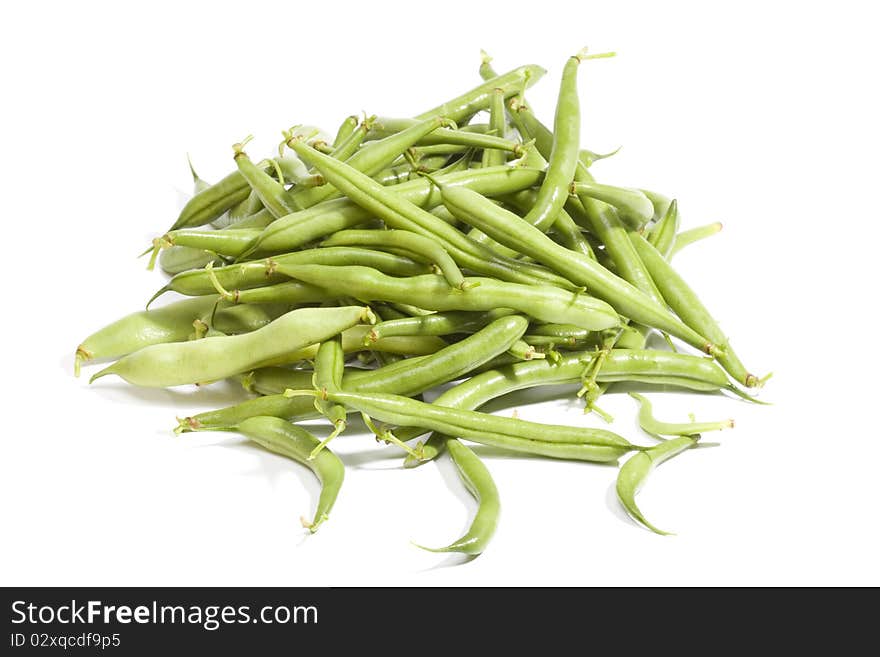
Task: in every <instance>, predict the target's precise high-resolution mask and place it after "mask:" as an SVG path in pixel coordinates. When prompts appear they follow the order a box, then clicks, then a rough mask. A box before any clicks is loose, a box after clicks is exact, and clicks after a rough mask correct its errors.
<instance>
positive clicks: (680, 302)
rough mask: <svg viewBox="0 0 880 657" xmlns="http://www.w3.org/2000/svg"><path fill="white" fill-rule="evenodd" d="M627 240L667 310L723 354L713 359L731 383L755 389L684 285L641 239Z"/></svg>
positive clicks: (751, 376) (750, 376)
mask: <svg viewBox="0 0 880 657" xmlns="http://www.w3.org/2000/svg"><path fill="white" fill-rule="evenodd" d="M630 238H631V239H632V243H633V245H634V246H635V247H636V251H638V253H639V256H640V257H641V259H642V261H643V262H644V263H645V266H646V267H647V268H648V271H649V272H650V273H651V276H652V277H653V279H654V282H655V283H656V284H657V287H658V288H659V289H660V292H661V294H662V295H663V298H664V299H666V302H667V303H668V304H669V307H670V308H672V309H673V310H674V311H675V312H676V313H677V314H678V316H679V317H681V318H682V319H683V320H684V321H685V322H686V323H687V324H688V325H689V326H692V327H693V328H694V330H696V331H699V332H700V333H703V334H704V335H706V336H707V337H708V338H709V339H710V340H712V342H714V343H715V344H717V345H719V346H721V347H722V349H723V350H724V353H722V354H719V355H718V356H717V358H718V362H719V363H721V366H722V367H724V369H726V370H727V371H728V372H729V373H730V376H732V377H733V378H734V380H736V381H738V382H739V383H741V384H742V385H744V386H746V387H747V388H751V387H754V386H757V385H758V377H756V376H755V375H754V374H750V373H749V372H748V370H746V368H745V366H744V365H743V363H742V361H740V359H739V357H738V356H737V355H736V353H735V352H734V351H733V348H732V347H731V346H730V342H729V341H728V339H727V336H725V335H724V332H723V331H722V330H721V327H720V326H718V323H717V322H716V321H715V318H714V317H712V315H711V314H710V313H709V311H708V309H707V308H706V306H704V305H703V303H702V302H701V301H700V299H699V297H697V295H696V293H695V292H694V291H693V290H692V289H691V287H690V286H689V285H688V284H687V282H686V281H685V280H684V279H683V278H682V277H681V276H680V275H679V274H678V272H677V271H675V269H673V268H672V266H671V265H670V264H669V263H668V262H667V261H666V259H665V258H664V257H663V256H662V255H661V254H660V253H659V252H658V251H657V249H655V248H654V247H653V246H652V245H651V244H649V243H648V241H647V240H646V239H645V238H644V237H642V236H641V235H639V234H638V233H631V234H630Z"/></svg>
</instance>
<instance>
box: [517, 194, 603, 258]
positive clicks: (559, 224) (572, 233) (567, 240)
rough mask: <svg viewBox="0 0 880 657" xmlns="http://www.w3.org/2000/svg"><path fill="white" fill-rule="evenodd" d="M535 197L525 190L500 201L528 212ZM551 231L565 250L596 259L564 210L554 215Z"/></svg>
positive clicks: (577, 227)
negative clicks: (554, 232) (555, 234)
mask: <svg viewBox="0 0 880 657" xmlns="http://www.w3.org/2000/svg"><path fill="white" fill-rule="evenodd" d="M536 197H537V192H535V191H534V190H531V189H525V190H523V191H521V192H517V193H516V194H509V195H508V196H505V197H503V198H502V199H501V200H502V201H504V202H505V203H508V204H510V205H512V206H513V207H514V208H515V209H517V210H519V211H525V212H528V208H531V207H533V206H534V204H535V200H536ZM553 229H554V230H555V231H556V233H557V235H558V236H559V239H560V241H561V242H562V244H563V245H564V246H565V247H566V248H568V249H571V250H572V251H575V252H576V253H580V254H581V255H585V256H587V257H588V258H589V259H590V260H595V259H596V254H595V253H594V252H593V249H592V247H591V246H590V243H589V242H588V241H587V239H586V238H585V237H584V236H583V235H582V234H581V230H580V227H579V226H578V225H577V224H576V223H575V221H574V219H572V218H571V215H569V214H568V213H567V212H566V211H565V210H564V209H563V210H560V211H559V214H557V215H556V218H555V219H554V221H553ZM511 250H512V249H511Z"/></svg>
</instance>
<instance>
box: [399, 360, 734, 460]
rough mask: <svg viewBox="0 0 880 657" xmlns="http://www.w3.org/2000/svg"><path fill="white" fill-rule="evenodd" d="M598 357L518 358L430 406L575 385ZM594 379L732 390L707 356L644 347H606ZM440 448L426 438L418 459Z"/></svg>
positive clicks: (404, 432) (417, 431)
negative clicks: (601, 363) (609, 348)
mask: <svg viewBox="0 0 880 657" xmlns="http://www.w3.org/2000/svg"><path fill="white" fill-rule="evenodd" d="M598 355H599V354H598V353H597V352H596V351H592V350H591V351H582V352H572V353H570V354H565V355H563V356H562V357H561V358H560V359H559V360H558V361H557V362H552V361H550V360H531V361H520V362H517V363H513V364H507V365H503V366H499V367H496V368H493V369H490V370H487V371H482V372H480V373H479V374H476V375H475V376H472V377H471V378H470V379H468V380H467V381H465V382H463V383H460V384H458V385H457V386H454V387H452V388H449V389H448V390H446V391H444V392H443V393H442V394H441V395H439V396H438V397H437V398H436V399H435V400H434V404H436V405H437V406H449V407H453V408H461V409H466V410H476V409H478V408H480V407H481V406H482V405H483V404H485V403H486V402H488V401H491V400H492V399H496V398H498V397H501V396H502V395H506V394H508V393H510V392H515V391H517V390H524V389H527V388H534V387H538V386H545V385H559V384H572V383H579V382H581V381H582V379H583V377H584V374H585V372H586V371H587V370H588V368H589V367H590V366H591V365H592V363H593V362H594V359H595V358H596V357H597V356H598ZM475 369H477V368H475ZM597 380H598V381H599V382H602V383H613V382H622V381H628V382H634V383H648V384H659V385H673V386H676V387H681V388H686V389H689V390H698V391H717V390H729V391H731V392H736V390H735V389H734V388H733V387H732V386H731V385H730V382H729V381H728V379H727V376H726V375H725V374H724V371H723V370H722V369H721V368H720V367H718V365H716V364H715V363H714V362H713V361H712V360H710V359H707V358H701V357H699V356H690V355H687V354H677V353H674V352H669V351H655V350H647V349H643V350H630V349H612V350H611V351H610V352H608V354H607V356H606V358H605V362H604V365H603V367H602V369H601V370H600V371H599V373H598V376H597ZM737 394H738V393H737ZM394 433H395V435H396V436H397V437H398V438H399V439H400V440H403V441H409V440H413V439H414V438H417V437H419V436H421V435H422V434H424V433H425V430H424V429H421V428H417V427H406V428H404V429H398V430H397V431H395V432H394ZM441 447H442V440H435V438H433V437H432V438H431V440H429V441H428V442H427V443H426V444H425V447H424V449H423V453H424V457H423V458H425V459H429V458H433V456H436V455H437V454H438V453H439V449H440V448H441ZM408 465H412V463H411V462H410V463H408Z"/></svg>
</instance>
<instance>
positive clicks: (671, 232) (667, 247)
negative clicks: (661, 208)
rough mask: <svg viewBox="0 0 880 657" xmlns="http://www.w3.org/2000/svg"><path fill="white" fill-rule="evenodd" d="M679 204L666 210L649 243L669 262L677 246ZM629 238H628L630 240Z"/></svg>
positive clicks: (671, 205) (672, 205)
mask: <svg viewBox="0 0 880 657" xmlns="http://www.w3.org/2000/svg"><path fill="white" fill-rule="evenodd" d="M678 223H679V218H678V203H676V202H674V201H673V202H672V203H670V204H669V207H668V208H667V209H666V214H664V215H663V217H662V218H661V219H660V221H658V222H657V223H656V224H655V225H654V228H653V230H652V231H651V234H650V235H648V241H649V242H650V243H651V244H653V245H654V248H655V249H657V251H658V253H660V255H662V256H663V257H664V258H666V259H667V260H668V259H669V257H670V253H671V252H672V247H673V246H674V244H675V235H676V233H677V232H678ZM628 239H629V238H627V240H628Z"/></svg>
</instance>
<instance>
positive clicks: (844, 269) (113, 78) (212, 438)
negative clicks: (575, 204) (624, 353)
mask: <svg viewBox="0 0 880 657" xmlns="http://www.w3.org/2000/svg"><path fill="white" fill-rule="evenodd" d="M169 5H170V6H166V5H163V4H162V3H148V4H144V5H143V6H138V7H137V8H135V7H133V6H131V5H127V4H126V3H106V4H100V3H94V2H80V3H5V4H4V8H3V9H2V24H3V26H4V37H3V39H2V41H0V57H2V61H3V62H4V64H3V73H2V75H3V80H4V82H3V87H2V88H3V95H4V100H3V102H2V109H0V112H2V116H3V121H2V126H3V138H2V144H3V151H4V152H3V156H2V159H0V167H2V181H3V185H2V187H3V200H2V202H0V208H2V214H3V217H2V221H3V226H4V239H3V252H4V259H3V263H4V266H3V269H2V271H3V273H4V280H3V291H4V292H3V302H2V307H3V321H2V329H0V330H2V332H3V356H4V363H5V374H4V376H3V377H2V386H3V396H2V399H3V429H2V434H0V435H2V454H0V499H2V502H0V506H2V518H0V524H2V527H3V532H4V539H3V541H2V543H0V583H2V584H5V585H13V584H16V585H52V584H89V585H137V584H141V585H199V584H201V585H225V584H235V585H245V584H248V585H306V584H308V585H343V584H350V585H351V584H378V585H390V584H403V585H446V584H464V585H488V584H496V585H497V584H501V585H510V584H528V585H537V584H552V585H569V584H578V585H632V584H648V585H656V584H673V585H677V584H681V585H709V584H712V585H714V584H718V585H721V584H733V585H740V584H765V585H782V584H872V585H878V584H880V566H878V560H877V554H878V549H880V533H878V529H877V522H876V520H877V511H876V509H877V503H876V502H877V481H876V478H875V472H876V470H877V463H878V460H880V444H878V428H877V419H876V412H875V409H876V406H877V389H876V385H875V383H876V372H877V366H878V362H877V355H876V354H877V346H876V339H875V329H876V319H877V310H876V308H877V295H876V292H875V287H876V282H877V278H878V277H877V273H876V262H877V256H876V241H875V236H876V230H877V222H878V220H880V217H878V209H877V208H878V205H877V200H876V192H877V189H878V184H877V180H878V173H880V167H878V164H877V162H878V152H880V149H878V147H880V143H878V135H877V117H878V115H880V107H878V103H877V99H876V96H875V93H876V82H877V77H876V76H877V69H878V67H877V65H878V63H880V57H878V54H880V51H878V47H877V38H876V34H875V31H874V28H875V27H876V20H875V18H874V17H873V16H872V15H871V12H870V10H868V9H867V7H869V6H870V3H857V2H834V3H803V2H798V3H794V2H792V3H784V2H774V3H768V2H760V3H751V2H737V3H730V4H727V5H726V6H721V5H719V4H718V3H696V2H695V3H669V2H666V3H629V2H620V3H611V2H577V3H573V2H565V3H559V4H556V3H547V2H527V3H518V2H503V3H501V2H484V3H477V2H469V3H458V2H452V1H451V0H446V1H445V2H442V3H416V2H406V3H389V2H385V3H379V2H373V3H363V2H358V3H351V4H350V5H348V6H344V5H342V4H339V3H331V2H323V3H294V2H287V3H261V2H248V3H229V4H228V6H227V5H224V4H221V3H216V2H212V3H207V2H206V3H173V4H170V3H169ZM583 45H589V46H590V47H591V49H592V50H593V51H602V50H616V51H617V52H618V53H619V56H618V57H617V58H616V59H612V60H602V61H596V62H587V63H585V64H584V65H583V66H582V69H581V73H580V78H579V80H580V89H581V98H582V105H583V131H582V134H583V143H584V146H587V147H589V148H591V149H593V150H596V151H604V150H610V149H613V148H615V147H617V146H618V145H623V149H622V150H621V152H620V154H619V155H618V156H617V157H615V158H613V159H611V160H608V161H605V162H601V163H599V164H597V165H596V166H595V168H594V171H595V173H596V175H597V177H598V178H599V179H600V180H602V181H605V182H609V183H615V184H622V185H632V186H642V187H646V188H651V189H656V190H659V191H662V192H664V193H667V194H669V195H672V196H675V197H677V198H678V199H679V202H680V207H681V210H682V214H683V221H684V225H685V227H691V226H696V225H699V224H702V223H707V222H709V221H715V220H721V221H723V222H724V225H725V229H724V231H723V232H722V233H721V234H720V235H719V236H717V237H714V238H713V239H712V240H710V241H708V242H705V243H701V244H700V245H699V246H694V247H692V249H691V250H690V251H688V252H685V253H683V254H682V255H681V256H680V258H678V259H677V264H678V267H679V269H680V271H682V273H683V274H685V275H686V276H687V277H688V279H689V280H690V281H692V283H693V285H694V287H695V288H696V289H697V290H698V291H699V292H700V294H701V295H702V297H703V298H704V300H705V301H706V302H707V303H708V305H709V306H710V307H711V308H712V309H713V311H714V312H715V314H716V316H717V317H718V318H719V319H720V320H721V321H722V322H723V326H724V328H725V330H726V331H727V332H728V334H729V335H731V336H732V337H733V339H734V343H735V345H736V346H737V348H738V351H739V353H740V354H741V355H742V356H743V358H744V359H745V360H746V362H747V364H748V365H749V367H750V368H752V369H754V370H756V371H758V372H760V373H764V372H767V371H770V370H772V371H774V372H775V373H776V374H775V377H774V378H773V379H772V380H771V382H770V384H768V386H767V388H766V390H765V391H764V393H763V396H764V398H765V399H767V400H768V401H772V402H773V403H774V405H773V406H766V407H759V406H753V405H748V404H745V403H740V402H737V401H734V400H731V399H727V398H724V397H715V396H706V395H694V394H672V393H667V394H660V393H655V394H653V395H652V399H653V400H654V402H655V410H656V412H657V414H658V415H659V416H660V417H662V418H664V419H668V420H676V419H678V420H684V419H685V418H686V414H687V413H688V412H689V411H694V412H695V413H696V414H697V415H698V417H699V418H702V419H715V418H721V417H727V416H732V417H734V418H735V419H736V420H737V428H736V429H734V430H733V431H728V432H724V433H722V434H719V435H718V436H713V437H712V439H718V440H720V441H721V443H722V446H721V447H719V448H715V449H704V450H695V451H692V452H689V453H686V454H684V455H682V456H681V457H679V458H677V459H675V460H674V461H671V462H669V463H668V464H667V465H664V466H663V467H662V468H661V469H659V470H658V471H657V472H656V473H654V475H653V477H652V479H651V480H650V481H649V483H648V484H647V486H646V487H645V489H644V490H643V492H642V494H641V496H640V498H639V499H640V501H641V505H642V508H643V510H644V511H645V513H646V514H647V515H648V516H649V518H651V519H653V520H654V521H655V523H657V524H658V525H660V526H662V527H664V528H669V529H672V530H674V531H676V532H677V535H676V536H671V537H660V536H655V535H653V534H651V533H649V532H647V531H645V530H643V529H641V528H639V527H637V526H636V525H635V524H633V523H632V522H631V521H629V520H628V519H627V518H626V517H625V516H624V515H623V514H622V513H621V511H620V510H619V508H618V505H617V502H616V500H615V499H614V495H613V482H614V476H615V472H616V471H615V470H614V469H613V468H608V467H599V466H593V465H589V464H581V463H565V462H551V461H542V460H532V459H523V458H499V457H497V456H494V457H491V458H489V459H488V464H489V467H490V468H491V470H492V472H493V474H494V476H495V478H496V480H497V484H498V487H499V489H500V491H501V494H502V499H503V507H504V512H503V517H502V522H501V525H500V528H499V530H498V533H497V535H496V538H495V540H494V541H493V543H492V545H491V547H490V549H489V550H488V551H487V552H486V553H485V554H484V555H482V556H481V557H479V558H477V559H475V560H473V561H470V562H467V563H463V560H462V559H460V558H458V557H447V558H444V557H442V556H438V555H433V554H428V553H425V552H422V551H420V550H418V549H417V548H415V547H413V546H412V545H410V543H409V541H410V540H415V541H418V542H421V543H425V544H430V545H441V544H443V543H444V542H448V541H450V540H452V539H453V538H455V537H456V536H457V535H458V534H459V533H460V532H461V531H462V530H463V528H464V527H465V526H466V524H467V521H468V518H469V517H470V514H472V512H473V503H472V502H471V501H470V498H469V497H468V496H467V495H466V494H465V493H464V492H463V491H462V489H461V486H460V484H459V482H458V480H457V478H456V475H455V473H454V470H453V468H452V466H451V465H450V464H449V462H448V461H447V459H446V458H444V459H443V460H442V461H440V462H439V463H437V464H431V465H427V466H424V467H422V468H420V469H417V470H413V471H410V470H402V469H401V468H400V467H399V465H400V459H399V457H398V454H397V452H395V451H393V450H390V449H389V448H379V447H378V446H376V445H375V443H374V442H373V441H372V440H371V438H370V437H369V436H367V435H366V434H357V433H352V435H350V436H346V437H345V438H341V439H339V442H338V444H337V447H338V451H339V452H340V453H341V454H342V455H343V458H344V459H345V460H346V462H347V463H348V464H349V465H350V466H351V467H350V468H349V471H348V474H347V479H346V482H345V486H344V487H343V490H342V494H341V497H340V499H339V502H338V504H337V506H336V508H335V510H334V513H333V516H332V519H331V520H330V521H329V522H328V523H327V524H326V525H325V526H324V527H322V529H321V531H320V532H319V533H318V534H316V535H315V536H308V537H306V536H305V535H304V533H303V530H302V529H301V528H300V526H299V522H298V518H299V516H300V515H303V514H306V513H309V512H310V510H311V509H312V508H313V504H314V502H315V499H316V494H317V486H316V484H315V482H314V480H313V479H312V478H311V476H310V475H309V473H308V472H307V471H305V470H304V469H303V468H301V467H300V466H298V465H296V464H293V463H291V462H288V461H285V460H284V459H281V458H280V457H276V456H273V455H270V454H267V453H265V452H262V451H260V450H259V449H257V448H255V447H251V446H249V445H247V444H244V442H243V440H242V439H240V438H238V437H236V436H235V435H233V434H200V435H192V434H190V435H187V436H183V437H174V436H173V435H172V434H171V432H170V429H171V428H172V427H173V426H174V424H175V422H174V416H175V415H186V414H191V413H193V412H194V411H199V410H203V409H208V408H212V407H217V406H219V405H225V404H228V403H231V402H233V401H235V400H236V399H238V398H239V397H240V396H241V395H240V393H239V392H236V391H235V390H234V389H233V388H232V387H225V386H215V387H210V388H207V389H200V390H173V391H138V390H135V389H133V388H132V387H129V386H126V385H125V384H123V383H122V382H121V381H119V380H112V379H109V378H107V379H103V380H101V381H100V383H98V384H95V385H94V386H91V387H89V386H88V385H87V383H86V380H85V379H74V378H73V377H72V375H71V368H72V356H73V351H74V348H75V346H76V345H77V344H78V342H79V341H80V340H81V339H82V338H83V337H84V336H86V335H88V334H89V333H91V332H92V331H94V330H95V329H97V328H99V327H100V326H102V325H104V324H105V323H107V322H109V321H111V320H113V319H115V318H117V317H118V316H121V315H122V314H125V313H128V312H131V311H134V310H137V309H139V308H140V307H141V306H142V304H143V302H144V301H145V300H146V299H147V298H148V297H149V295H150V294H151V293H152V291H153V290H154V289H156V288H157V287H159V286H160V285H161V284H162V277H161V275H160V274H159V273H158V272H154V273H148V272H146V271H144V268H143V267H144V263H143V261H141V260H136V259H135V256H136V255H137V253H139V252H140V251H141V250H143V248H144V247H145V246H146V244H148V240H149V239H150V238H151V237H153V236H155V235H156V234H158V233H159V232H161V231H162V230H164V229H165V228H166V227H167V225H169V224H170V223H171V222H172V220H173V218H174V217H175V216H176V213H177V210H178V208H179V207H180V205H181V203H182V202H183V200H184V199H185V196H184V194H185V193H186V192H188V191H189V188H190V181H189V173H188V170H187V168H186V162H185V158H184V155H185V153H186V152H189V153H191V154H192V156H193V159H194V162H195V163H196V165H197V167H198V169H199V171H200V173H201V174H202V176H203V177H205V178H207V179H210V180H216V179H218V178H219V177H221V176H222V175H224V174H225V173H227V172H228V171H229V170H230V169H231V167H232V160H231V150H230V148H229V147H230V145H231V144H232V143H233V142H235V141H237V140H239V139H241V138H242V137H244V136H245V135H246V134H248V133H253V134H255V135H256V141H255V142H254V143H253V145H252V146H251V147H250V148H249V152H251V153H252V154H253V155H254V156H255V157H257V156H259V155H262V154H268V153H269V152H270V151H271V149H272V148H274V146H275V145H276V144H277V142H278V140H279V131H280V130H281V129H282V128H286V127H288V126H290V125H291V124H294V123H312V124H317V125H320V126H322V127H324V129H325V130H327V131H334V130H335V128H336V126H337V125H338V123H339V122H340V121H341V120H342V119H343V118H344V117H345V116H346V115H348V114H352V113H357V112H360V111H361V110H366V111H367V112H370V113H378V114H385V115H395V116H408V115H413V114H416V113H418V112H420V111H422V110H424V109H427V108H429V107H432V106H434V105H436V104H438V103H439V102H441V101H443V100H445V99H447V98H449V97H452V96H454V95H457V94H459V93H460V92H462V91H464V90H465V89H467V88H470V87H471V86H473V85H475V84H477V83H478V82H479V77H478V75H477V66H478V63H479V49H480V48H485V49H486V50H488V51H489V52H490V53H491V54H492V55H494V57H495V63H496V66H497V68H498V69H499V70H500V69H508V68H513V67H514V66H517V65H520V64H524V63H531V62H534V63H538V64H541V65H543V66H545V67H546V68H547V69H548V70H549V73H548V75H547V76H546V78H545V79H544V80H543V81H542V82H540V83H539V85H538V86H537V87H535V89H534V90H533V92H531V94H530V98H531V99H532V102H533V105H534V106H535V108H536V109H537V111H538V113H539V115H540V116H542V117H543V118H544V119H545V120H547V121H550V120H551V117H552V112H553V103H554V97H555V94H556V90H557V85H558V81H559V75H560V72H561V69H562V66H563V64H564V61H565V58H566V57H567V56H568V55H570V54H572V53H574V52H575V51H577V50H578V49H579V48H581V47H582V46H583ZM92 371H94V370H93V369H92V370H89V373H90V372H92ZM569 392H570V391H569ZM541 396H542V395H533V396H529V395H521V396H519V397H517V399H516V400H514V401H515V404H516V405H517V406H518V407H519V411H520V413H521V415H522V416H523V417H527V418H530V419H536V420H544V421H550V420H560V418H561V415H562V414H565V416H564V421H567V422H582V423H585V424H594V425H601V421H600V420H598V419H597V418H583V417H582V416H581V415H580V412H579V408H578V405H577V404H575V403H571V402H564V401H557V402H548V403H545V404H543V405H539V406H526V405H525V404H526V402H527V401H529V400H530V399H537V398H539V397H541ZM603 403H604V405H605V406H606V407H607V410H609V411H611V412H612V413H613V414H614V415H615V416H616V417H617V421H616V422H615V424H614V425H613V428H614V429H616V430H618V431H619V432H621V433H623V434H625V435H627V436H629V437H631V438H633V439H636V440H639V439H640V438H639V434H638V430H637V427H636V425H635V421H634V415H635V403H634V402H633V400H631V399H630V398H629V397H627V396H626V395H620V394H618V395H609V396H608V397H607V398H605V399H604V400H603ZM493 408H495V409H498V410H499V412H504V413H509V412H510V407H507V408H502V407H500V406H495V407H493ZM706 439H707V440H708V439H709V436H707V437H706Z"/></svg>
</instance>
